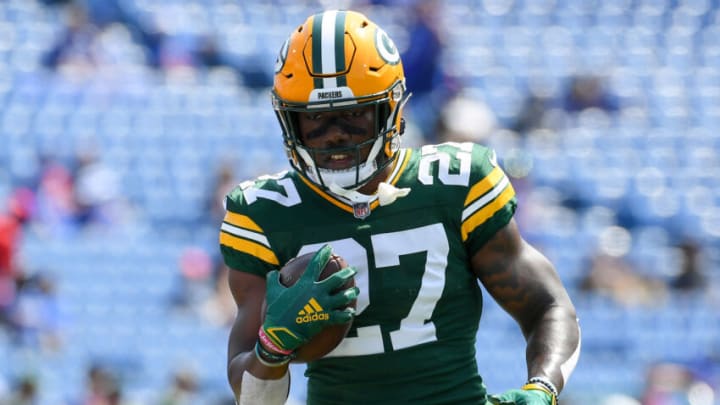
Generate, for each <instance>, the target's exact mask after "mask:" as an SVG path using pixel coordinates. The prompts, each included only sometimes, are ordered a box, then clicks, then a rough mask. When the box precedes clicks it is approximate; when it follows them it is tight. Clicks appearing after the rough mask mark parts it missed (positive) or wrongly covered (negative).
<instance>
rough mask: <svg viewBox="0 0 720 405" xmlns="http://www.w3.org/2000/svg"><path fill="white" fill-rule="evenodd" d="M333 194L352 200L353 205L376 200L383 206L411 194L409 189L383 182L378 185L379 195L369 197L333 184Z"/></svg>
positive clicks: (331, 188) (331, 189) (330, 187)
mask: <svg viewBox="0 0 720 405" xmlns="http://www.w3.org/2000/svg"><path fill="white" fill-rule="evenodd" d="M328 188H329V189H330V191H331V192H333V193H334V194H337V195H339V196H342V197H345V198H347V199H348V200H350V201H351V202H352V203H353V204H356V203H369V202H371V201H373V200H375V199H376V198H377V199H378V202H379V203H380V205H381V206H386V205H390V204H392V203H394V202H395V200H397V199H398V198H400V197H405V196H406V195H408V194H409V193H410V189H409V188H397V187H395V186H393V185H392V184H390V183H386V182H384V181H383V182H381V183H380V184H378V190H377V193H376V194H374V195H367V194H363V193H359V192H357V191H355V190H347V189H344V188H342V187H340V186H338V185H337V184H331V185H330V186H329V187H328Z"/></svg>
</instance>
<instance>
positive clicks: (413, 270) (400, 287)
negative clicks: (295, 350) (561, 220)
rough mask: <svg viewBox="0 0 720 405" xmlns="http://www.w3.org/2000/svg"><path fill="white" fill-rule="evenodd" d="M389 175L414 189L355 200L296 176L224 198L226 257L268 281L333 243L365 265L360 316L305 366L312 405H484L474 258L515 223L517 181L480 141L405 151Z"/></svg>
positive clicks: (262, 181) (245, 187)
mask: <svg viewBox="0 0 720 405" xmlns="http://www.w3.org/2000/svg"><path fill="white" fill-rule="evenodd" d="M387 182H388V183H390V184H393V185H394V186H395V187H397V188H409V189H410V192H409V194H407V195H406V196H404V197H400V198H398V199H397V200H396V201H394V202H392V203H387V202H384V204H385V205H383V204H380V201H379V200H377V199H376V200H373V201H372V202H370V203H368V204H355V205H353V204H352V203H351V202H350V201H348V200H343V199H341V198H339V197H337V196H334V195H331V194H328V193H326V192H324V191H323V190H321V189H320V188H318V187H317V186H316V185H315V184H313V183H311V182H309V181H308V180H307V179H306V178H305V177H303V176H302V175H300V174H299V173H297V172H294V171H285V172H282V173H279V174H277V175H274V176H264V177H260V178H259V179H257V180H255V181H251V182H245V183H243V184H241V185H240V186H238V187H237V188H235V189H234V190H233V191H232V192H230V194H229V195H228V197H227V200H226V208H227V214H226V216H225V219H224V222H223V224H222V227H221V231H220V245H221V250H222V253H223V256H224V259H225V262H226V263H227V265H228V266H230V267H231V268H232V269H235V270H238V271H243V272H248V273H252V274H256V275H259V276H263V277H264V276H265V275H266V274H267V272H268V271H270V270H273V269H278V268H280V267H282V265H283V264H285V263H286V262H287V261H288V260H290V259H291V258H293V257H295V256H298V255H300V254H303V253H307V252H312V251H315V250H317V249H319V248H320V247H321V246H322V245H323V244H325V243H330V244H331V245H332V247H333V251H334V252H335V253H336V254H338V255H340V256H342V257H343V258H344V259H345V260H346V261H347V262H348V263H349V264H350V265H352V266H354V267H355V268H357V270H358V273H357V274H356V275H355V283H356V285H357V286H358V287H359V289H360V295H359V297H358V299H357V315H356V317H355V320H354V321H353V325H352V328H351V329H350V332H349V333H348V335H347V337H346V338H345V339H344V340H343V341H342V342H341V343H340V345H339V346H338V347H337V348H336V349H335V350H333V351H332V352H331V353H330V354H328V355H327V356H326V357H324V358H322V359H320V360H317V361H315V362H312V363H310V364H308V368H307V371H306V375H307V377H308V403H309V404H313V405H315V404H403V403H408V404H410V403H411V404H424V405H427V404H460V403H462V404H478V403H484V400H485V395H486V392H485V386H484V384H483V381H482V378H481V377H480V375H479V373H478V370H477V364H476V359H475V336H476V334H477V330H478V325H479V322H480V316H481V312H482V293H481V290H480V286H479V284H478V282H477V278H476V276H475V275H474V274H473V272H472V270H471V268H470V258H471V256H472V255H473V254H474V253H476V252H477V251H478V250H479V249H480V248H481V247H482V246H483V244H484V243H485V242H486V241H487V240H488V239H489V238H490V237H491V236H492V235H493V234H494V233H495V232H497V231H498V230H499V229H500V228H502V227H503V226H505V225H506V224H507V223H508V222H509V221H510V219H511V218H512V216H513V214H514V212H515V206H516V198H515V192H514V190H513V188H512V185H511V184H510V182H509V180H508V178H507V177H506V175H505V174H504V173H503V171H502V169H501V168H500V167H499V166H498V164H497V162H496V160H495V154H494V152H493V151H492V150H490V149H488V148H486V147H484V146H480V145H475V144H471V143H446V144H441V145H428V146H424V147H422V148H421V149H402V150H400V151H399V152H398V158H397V162H396V163H395V166H394V168H393V171H392V174H391V176H390V177H389V179H388V180H387Z"/></svg>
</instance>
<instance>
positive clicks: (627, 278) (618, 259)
mask: <svg viewBox="0 0 720 405" xmlns="http://www.w3.org/2000/svg"><path fill="white" fill-rule="evenodd" d="M630 243H631V240H630V234H629V233H628V232H627V230H625V229H624V228H621V227H617V226H613V227H609V228H607V229H605V230H604V231H603V232H602V233H601V235H600V237H599V244H598V250H597V252H596V253H595V255H594V256H593V257H591V258H590V260H589V264H588V272H587V274H586V276H585V278H584V279H583V280H582V281H581V284H580V289H581V290H583V291H586V292H592V293H595V294H599V295H603V296H607V297H609V298H610V299H612V300H613V301H615V302H617V303H618V304H621V305H625V306H642V305H650V306H651V305H656V304H658V303H659V302H661V301H662V300H664V299H665V296H666V286H665V284H664V283H663V282H662V281H660V280H659V279H653V278H650V277H647V276H645V275H642V274H640V273H639V272H638V271H637V270H636V269H635V267H634V266H633V265H632V264H631V263H630V262H629V261H628V260H627V256H626V254H627V252H628V251H629V249H630Z"/></svg>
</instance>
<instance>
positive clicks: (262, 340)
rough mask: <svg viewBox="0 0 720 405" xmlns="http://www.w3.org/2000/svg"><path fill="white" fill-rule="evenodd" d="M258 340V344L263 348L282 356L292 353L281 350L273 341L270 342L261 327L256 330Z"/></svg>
mask: <svg viewBox="0 0 720 405" xmlns="http://www.w3.org/2000/svg"><path fill="white" fill-rule="evenodd" d="M258 338H260V343H261V344H262V345H263V346H265V347H266V348H268V349H270V350H272V351H274V352H277V353H280V354H284V355H288V354H291V353H292V352H293V351H292V350H285V349H281V348H279V347H278V346H277V345H276V344H275V343H273V341H272V340H270V337H269V336H268V335H267V334H266V333H265V331H264V330H263V328H262V326H261V327H260V330H258Z"/></svg>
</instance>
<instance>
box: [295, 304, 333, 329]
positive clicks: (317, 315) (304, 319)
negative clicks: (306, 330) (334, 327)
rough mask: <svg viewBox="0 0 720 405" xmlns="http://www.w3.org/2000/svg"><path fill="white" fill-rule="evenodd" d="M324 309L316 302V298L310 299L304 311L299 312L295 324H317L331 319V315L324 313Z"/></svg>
mask: <svg viewBox="0 0 720 405" xmlns="http://www.w3.org/2000/svg"><path fill="white" fill-rule="evenodd" d="M323 311H324V309H323V307H321V306H320V304H319V303H318V302H317V301H316V300H315V298H310V301H308V303H307V304H305V306H304V307H303V309H301V310H300V312H298V316H297V318H295V323H298V324H300V323H309V322H316V321H327V320H328V319H330V315H328V314H327V312H323Z"/></svg>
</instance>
